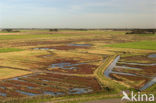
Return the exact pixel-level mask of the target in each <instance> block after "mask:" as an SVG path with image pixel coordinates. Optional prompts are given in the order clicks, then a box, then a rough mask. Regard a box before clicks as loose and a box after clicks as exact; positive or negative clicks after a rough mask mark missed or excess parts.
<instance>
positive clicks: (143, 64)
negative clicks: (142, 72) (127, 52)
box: [118, 62, 156, 66]
mask: <svg viewBox="0 0 156 103" xmlns="http://www.w3.org/2000/svg"><path fill="white" fill-rule="evenodd" d="M118 63H121V64H129V65H141V66H154V65H156V63H152V64H145V63H128V62H118Z"/></svg>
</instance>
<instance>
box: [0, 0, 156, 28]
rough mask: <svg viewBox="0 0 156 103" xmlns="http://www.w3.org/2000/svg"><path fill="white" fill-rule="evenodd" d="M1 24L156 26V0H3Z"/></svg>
mask: <svg viewBox="0 0 156 103" xmlns="http://www.w3.org/2000/svg"><path fill="white" fill-rule="evenodd" d="M0 28H156V1H155V0H137V1H136V0H96V1H95V0H4V1H0Z"/></svg>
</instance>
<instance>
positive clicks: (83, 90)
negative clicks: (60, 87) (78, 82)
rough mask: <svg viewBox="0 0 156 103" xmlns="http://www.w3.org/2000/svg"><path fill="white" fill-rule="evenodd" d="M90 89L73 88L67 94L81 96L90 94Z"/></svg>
mask: <svg viewBox="0 0 156 103" xmlns="http://www.w3.org/2000/svg"><path fill="white" fill-rule="evenodd" d="M92 91H93V90H92V89H89V88H73V89H70V90H69V94H83V93H89V92H92Z"/></svg>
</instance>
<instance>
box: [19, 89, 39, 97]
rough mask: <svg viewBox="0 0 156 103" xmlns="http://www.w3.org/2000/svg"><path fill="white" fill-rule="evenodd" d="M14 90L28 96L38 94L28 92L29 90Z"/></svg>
mask: <svg viewBox="0 0 156 103" xmlns="http://www.w3.org/2000/svg"><path fill="white" fill-rule="evenodd" d="M16 92H18V93H21V94H24V95H28V96H35V95H39V94H36V93H30V92H25V91H21V90H16Z"/></svg>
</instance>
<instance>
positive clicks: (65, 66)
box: [51, 62, 84, 69]
mask: <svg viewBox="0 0 156 103" xmlns="http://www.w3.org/2000/svg"><path fill="white" fill-rule="evenodd" d="M81 64H84V63H77V64H72V63H68V62H65V63H56V64H52V65H51V68H62V69H78V68H77V67H76V66H78V65H81Z"/></svg>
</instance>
